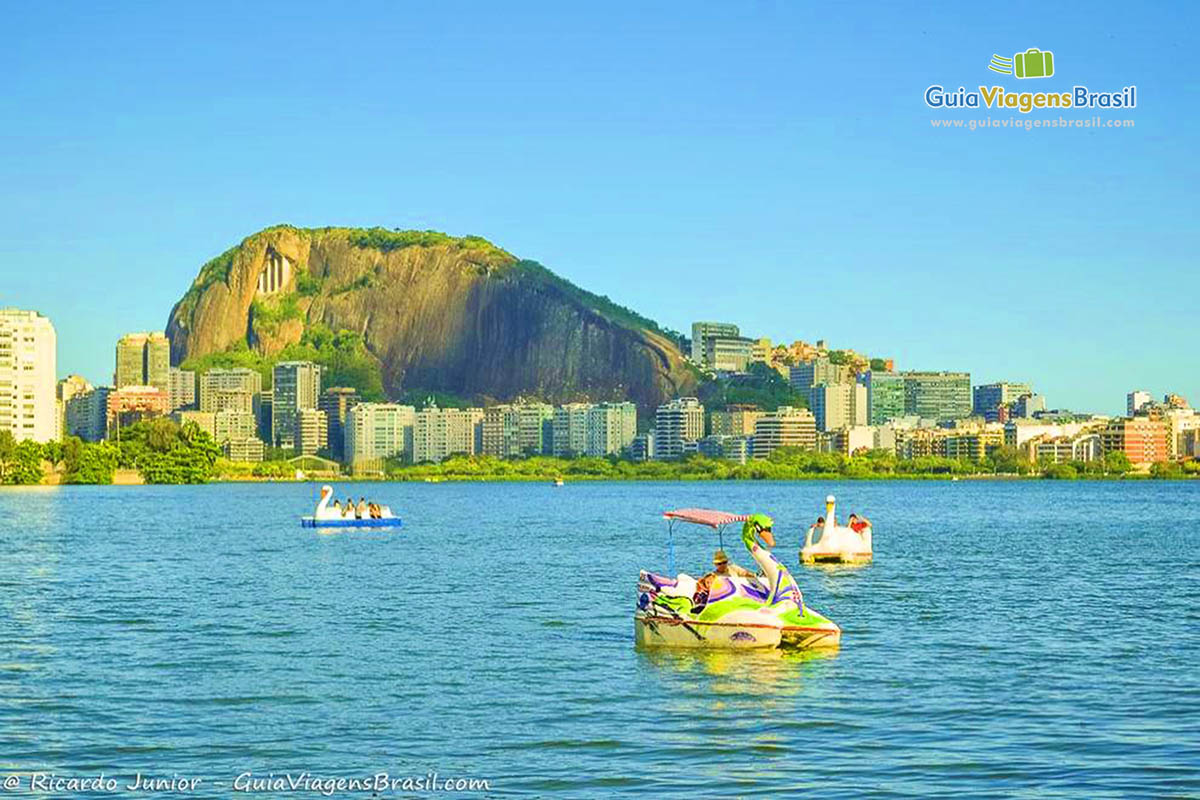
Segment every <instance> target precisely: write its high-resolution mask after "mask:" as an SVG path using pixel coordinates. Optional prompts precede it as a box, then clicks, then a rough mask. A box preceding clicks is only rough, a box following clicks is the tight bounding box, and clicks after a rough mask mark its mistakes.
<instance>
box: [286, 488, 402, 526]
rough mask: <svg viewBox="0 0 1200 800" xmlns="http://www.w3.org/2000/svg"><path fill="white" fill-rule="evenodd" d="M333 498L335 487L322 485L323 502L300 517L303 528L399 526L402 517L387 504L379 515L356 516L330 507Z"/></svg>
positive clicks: (382, 507)
mask: <svg viewBox="0 0 1200 800" xmlns="http://www.w3.org/2000/svg"><path fill="white" fill-rule="evenodd" d="M332 499H333V487H332V486H322V487H321V502H319V503H317V510H316V511H315V512H314V513H313V515H312V516H309V517H301V518H300V526H301V527H303V528H399V527H400V524H401V523H400V518H399V517H397V516H396V515H395V514H393V513H392V510H391V509H390V508H388V507H387V506H381V507H380V508H381V510H382V513H381V516H379V517H362V518H359V517H356V516H354V515H353V514H347V515H345V516H343V515H342V512H341V511H339V510H337V509H333V508H330V507H329V501H331V500H332Z"/></svg>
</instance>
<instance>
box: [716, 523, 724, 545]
mask: <svg viewBox="0 0 1200 800" xmlns="http://www.w3.org/2000/svg"><path fill="white" fill-rule="evenodd" d="M717 541H718V542H720V543H721V549H722V550H724V549H725V526H724V525H722V526H721V527H719V528H717Z"/></svg>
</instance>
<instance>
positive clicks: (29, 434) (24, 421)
mask: <svg viewBox="0 0 1200 800" xmlns="http://www.w3.org/2000/svg"><path fill="white" fill-rule="evenodd" d="M56 355H57V346H56V338H55V334H54V326H53V325H51V324H50V320H48V319H46V318H45V317H43V316H42V315H41V314H39V313H37V312H36V311H22V310H21V309H17V308H4V309H0V430H6V431H9V432H11V433H12V435H13V438H15V439H16V440H17V441H18V442H20V441H24V440H25V439H32V440H34V441H35V442H49V441H53V440H54V439H55V437H56V436H57V435H58V427H59V416H58V403H57V402H56V400H55V379H56V375H55V369H56V368H57V364H56Z"/></svg>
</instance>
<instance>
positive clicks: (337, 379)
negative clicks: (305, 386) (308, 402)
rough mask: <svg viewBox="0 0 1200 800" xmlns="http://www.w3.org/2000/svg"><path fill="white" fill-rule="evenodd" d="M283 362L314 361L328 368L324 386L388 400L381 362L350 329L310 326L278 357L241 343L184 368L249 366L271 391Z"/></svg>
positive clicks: (188, 361)
mask: <svg viewBox="0 0 1200 800" xmlns="http://www.w3.org/2000/svg"><path fill="white" fill-rule="evenodd" d="M280 361H312V362H314V363H316V364H320V365H321V366H322V367H324V368H325V372H324V374H323V375H322V376H321V385H322V386H348V387H350V388H352V389H357V390H358V393H359V395H360V396H361V397H362V398H363V399H364V400H368V401H371V402H378V401H381V400H384V399H385V396H384V392H383V375H382V374H381V372H380V369H379V362H378V361H376V360H375V357H374V356H372V355H371V354H370V353H369V352H367V348H366V345H364V344H363V340H362V337H361V336H359V335H358V334H357V333H354V332H353V331H348V330H340V331H338V332H337V333H334V332H332V331H331V330H329V328H328V327H327V326H325V325H322V324H320V323H316V324H312V325H309V326H308V328H307V329H306V330H305V331H304V333H303V334H302V335H301V337H300V341H299V342H298V343H296V344H290V345H287V346H286V347H284V348H283V349H282V350H281V351H280V352H279V353H278V354H277V355H274V356H269V357H268V356H264V355H263V354H261V353H259V352H257V351H254V350H251V349H250V347H249V346H248V345H247V344H246V343H245V342H244V341H238V342H236V343H235V344H234V345H233V346H232V347H230V348H229V349H228V350H224V351H222V352H220V353H210V354H208V355H206V356H201V357H199V358H190V359H188V360H187V361H186V362H184V363H183V365H182V366H183V368H184V369H190V370H195V371H196V372H207V371H208V370H210V369H214V368H222V369H232V368H234V367H246V368H249V369H253V370H257V371H258V373H259V374H260V375H262V376H263V388H264V389H268V388H270V387H271V377H272V375H271V370H272V368H274V366H275V364H276V363H277V362H280Z"/></svg>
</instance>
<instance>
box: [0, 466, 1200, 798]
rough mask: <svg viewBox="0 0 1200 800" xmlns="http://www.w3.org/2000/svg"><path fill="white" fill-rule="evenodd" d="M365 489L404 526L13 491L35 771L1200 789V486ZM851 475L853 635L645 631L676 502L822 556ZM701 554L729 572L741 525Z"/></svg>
mask: <svg viewBox="0 0 1200 800" xmlns="http://www.w3.org/2000/svg"><path fill="white" fill-rule="evenodd" d="M343 488H344V489H345V490H346V491H348V492H350V493H351V494H355V493H357V494H369V495H371V496H377V497H379V498H381V499H384V500H385V501H387V502H389V503H390V504H391V505H392V506H393V507H395V508H400V509H402V510H403V512H404V513H405V515H406V528H405V529H404V532H403V533H402V534H401V535H393V536H375V535H364V536H320V535H317V534H314V533H312V532H310V531H305V530H301V529H300V528H299V527H298V526H297V524H296V517H297V516H299V515H300V514H301V513H303V512H304V511H305V510H306V509H307V507H308V505H309V504H310V502H311V491H310V490H309V488H308V487H305V486H292V485H265V486H264V485H246V486H240V485H239V486H207V487H179V488H174V487H170V488H155V487H144V488H143V487H120V488H112V489H109V488H90V487H70V488H64V489H62V490H59V491H53V492H38V493H20V494H14V493H0V518H3V519H5V520H6V522H9V523H11V524H6V525H5V526H4V527H2V528H0V547H2V548H3V552H4V553H5V558H4V559H3V560H0V642H2V643H4V644H3V645H0V647H7V648H8V649H7V650H4V651H3V655H0V731H3V733H2V734H0V740H2V741H3V742H4V744H5V747H4V748H2V749H3V750H4V759H5V762H6V763H5V765H4V769H5V770H6V771H8V770H12V771H29V770H33V769H57V770H59V771H60V772H61V771H63V770H66V769H84V768H87V769H95V770H99V769H103V770H105V771H106V772H108V773H110V774H116V773H122V772H123V773H127V774H132V772H134V771H136V770H138V769H141V770H143V771H145V770H147V768H149V767H154V768H156V769H160V770H161V771H165V772H167V773H170V772H179V773H180V774H188V773H192V774H197V775H207V776H210V777H221V776H225V777H228V776H229V775H232V774H236V773H237V772H240V771H244V770H247V769H250V770H254V771H255V772H257V773H267V772H271V771H274V772H276V773H279V772H283V771H286V770H289V769H291V770H302V769H306V770H309V771H310V772H312V773H314V774H351V773H353V774H359V773H366V774H370V773H373V772H376V771H380V770H387V771H389V772H391V773H393V774H414V775H423V774H425V773H426V772H427V771H434V770H436V771H438V772H439V773H440V774H441V775H443V776H446V775H456V776H458V775H462V776H470V777H480V778H487V779H490V780H491V781H492V785H493V787H494V794H495V796H528V797H583V798H592V797H603V796H611V795H618V794H638V795H646V796H662V797H682V796H697V797H708V796H715V795H717V794H721V795H728V796H735V797H772V798H773V797H787V796H800V795H809V796H820V797H823V798H824V797H867V796H879V797H922V798H924V797H959V796H971V797H1030V798H1033V797H1036V798H1042V797H1050V798H1056V797H1072V798H1089V799H1090V798H1107V797H1130V796H1147V797H1187V796H1200V770H1198V768H1197V759H1196V757H1195V753H1196V742H1198V741H1200V679H1198V678H1197V673H1196V669H1195V665H1196V664H1197V663H1198V662H1200V556H1198V555H1197V554H1198V553H1200V547H1198V546H1197V545H1198V544H1200V542H1197V536H1200V533H1198V531H1200V524H1198V523H1200V503H1197V502H1196V501H1197V500H1200V484H1195V483H1186V484H1165V483H1158V482H1139V483H1125V484H1117V483H1112V484H1107V483H1104V484H1101V483H1094V484H1093V483H1081V484H1073V485H1071V484H1052V483H1049V482H1046V483H1041V482H1037V483H1016V482H1013V483H985V482H965V481H964V482H958V483H954V484H950V483H946V482H914V483H862V484H826V483H820V484H817V483H812V484H779V483H753V484H746V483H728V484H725V483H717V484H689V483H671V484H662V485H651V484H642V485H636V484H576V485H571V486H570V487H569V491H562V490H560V491H549V490H548V489H547V488H546V487H542V486H527V485H502V484H496V485H490V484H489V485H457V484H439V485H433V486H424V485H417V486H407V485H383V484H372V485H370V486H364V487H340V488H339V491H341V490H342V489H343ZM830 492H832V493H834V494H836V495H837V496H838V498H839V503H840V504H841V505H842V507H843V508H844V509H846V510H847V511H848V510H858V511H863V512H865V513H867V514H869V515H870V517H871V518H872V520H873V521H874V523H875V525H876V548H877V550H876V560H875V562H874V563H873V564H871V565H869V566H865V567H857V568H853V569H846V568H837V567H822V568H801V567H800V566H799V565H795V564H792V566H793V572H794V573H795V575H796V577H797V580H798V581H799V582H800V585H801V588H802V589H803V591H804V594H805V599H806V601H807V602H809V603H810V604H811V605H812V606H813V607H814V608H817V609H818V610H820V611H822V612H824V613H827V614H828V615H829V616H830V617H831V618H833V619H834V620H836V621H837V622H839V623H840V624H841V625H842V626H843V630H844V634H843V643H842V646H841V647H840V648H839V649H836V650H831V651H816V652H811V653H789V652H783V651H772V652H767V653H719V652H718V653H703V652H687V651H683V652H672V651H638V650H635V649H634V648H633V646H632V638H633V630H632V620H631V614H632V602H633V595H634V582H635V579H636V575H637V571H638V570H639V569H640V568H643V567H644V568H652V569H663V568H664V567H663V562H664V560H665V548H664V539H665V537H664V534H665V531H664V529H663V528H662V525H661V519H660V516H659V514H660V512H661V511H662V510H663V508H664V506H667V505H673V506H710V507H719V508H728V509H731V510H749V509H762V510H765V511H768V512H770V513H771V514H772V515H773V516H775V518H776V520H777V527H776V531H777V534H778V535H779V538H780V547H779V548H778V552H779V553H780V554H781V555H782V556H783V557H785V558H788V559H790V561H792V562H794V553H795V549H796V547H795V546H796V545H798V541H799V537H800V535H801V530H802V525H803V524H804V523H805V522H806V521H807V520H810V519H811V518H812V517H813V516H814V515H815V514H816V513H819V512H820V511H821V508H820V500H821V499H822V498H823V497H824V496H825V494H828V493H830ZM357 494H356V496H357ZM138 504H146V505H147V507H150V506H151V505H153V507H154V508H155V509H156V513H155V514H145V515H141V516H140V517H139V520H140V522H139V523H138V524H137V525H136V526H131V525H129V524H128V523H127V522H125V520H126V519H128V516H127V513H128V510H129V509H130V508H131V507H136V506H137V505H138ZM481 508H485V509H487V510H488V513H487V514H486V515H481V514H480V513H479V509H481ZM1147 520H1151V522H1150V523H1147ZM1160 520H1161V521H1163V522H1161V523H1160ZM1166 520H1170V524H1169V525H1168V524H1167V523H1166V522H1165V521H1166ZM445 531H453V532H454V533H453V535H452V536H447V535H445V534H444V532H445ZM1131 531H1136V532H1137V542H1138V548H1137V552H1136V554H1135V553H1132V552H1131V550H1130V548H1129V546H1128V542H1129V539H1130V535H1131V534H1130V532H1131ZM675 545H676V557H677V560H678V562H679V563H680V564H681V565H686V567H687V568H689V569H695V568H698V567H702V566H703V565H705V564H706V563H709V561H710V559H711V555H712V553H711V551H712V549H713V547H714V546H715V542H714V540H713V537H711V536H709V535H708V534H707V533H706V532H700V531H695V532H688V534H687V535H677V536H676V540H675ZM726 547H727V549H728V548H729V547H730V545H729V543H728V542H727V543H726ZM738 560H740V561H746V560H747V559H745V558H744V555H743V557H739V558H738Z"/></svg>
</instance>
